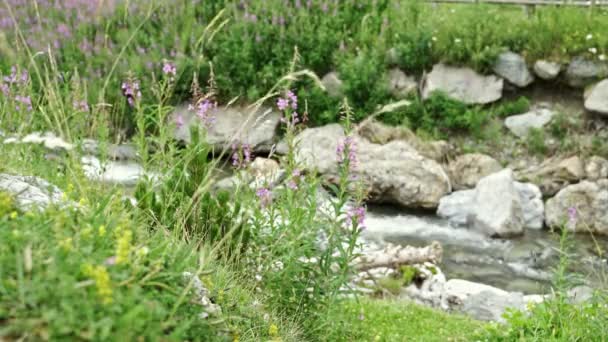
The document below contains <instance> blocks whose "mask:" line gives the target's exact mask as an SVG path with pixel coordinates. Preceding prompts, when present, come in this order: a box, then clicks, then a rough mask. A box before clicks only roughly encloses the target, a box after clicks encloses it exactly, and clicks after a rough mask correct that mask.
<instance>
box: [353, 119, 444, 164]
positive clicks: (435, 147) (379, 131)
mask: <svg viewBox="0 0 608 342" xmlns="http://www.w3.org/2000/svg"><path fill="white" fill-rule="evenodd" d="M357 133H358V135H360V136H361V137H363V138H365V139H367V140H369V142H371V143H374V144H380V145H384V144H388V143H389V142H391V141H394V140H403V141H405V142H407V143H408V144H409V145H411V146H412V147H413V148H414V149H415V150H416V151H418V153H420V154H421V155H423V156H425V157H427V158H430V159H433V160H436V161H443V160H445V159H447V157H448V155H449V154H450V152H451V150H452V146H451V145H450V144H448V143H447V142H446V141H443V140H438V141H430V142H429V141H424V140H422V139H420V138H418V137H417V136H416V134H414V132H412V131H411V130H410V129H409V128H407V127H405V126H399V127H394V126H388V125H385V124H383V123H381V122H378V121H376V120H365V121H364V122H362V123H361V124H360V125H359V126H358V128H357Z"/></svg>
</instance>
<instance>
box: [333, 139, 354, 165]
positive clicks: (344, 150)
mask: <svg viewBox="0 0 608 342" xmlns="http://www.w3.org/2000/svg"><path fill="white" fill-rule="evenodd" d="M356 152H357V147H356V144H355V140H354V139H353V137H352V136H347V137H346V138H344V141H342V142H340V143H338V146H337V148H336V153H337V154H338V162H339V163H346V162H348V167H349V169H351V170H353V169H354V168H355V167H356V166H357V155H356Z"/></svg>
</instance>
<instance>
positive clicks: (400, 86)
mask: <svg viewBox="0 0 608 342" xmlns="http://www.w3.org/2000/svg"><path fill="white" fill-rule="evenodd" d="M387 82H388V85H387V87H388V91H389V92H390V93H391V95H393V96H394V97H395V98H396V99H399V100H402V99H405V98H406V97H407V96H408V95H410V94H411V93H413V92H415V91H416V89H417V88H418V84H417V83H416V80H415V79H414V78H413V77H412V76H408V75H406V74H405V73H404V72H403V71H401V70H399V69H397V68H394V69H391V70H390V71H389V72H388V77H387Z"/></svg>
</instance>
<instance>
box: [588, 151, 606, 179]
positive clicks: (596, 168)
mask: <svg viewBox="0 0 608 342" xmlns="http://www.w3.org/2000/svg"><path fill="white" fill-rule="evenodd" d="M585 175H586V176H587V179H589V180H592V181H595V180H598V179H602V178H608V160H606V159H604V158H602V157H598V156H593V157H591V158H589V160H587V163H586V165H585Z"/></svg>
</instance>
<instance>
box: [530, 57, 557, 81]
mask: <svg viewBox="0 0 608 342" xmlns="http://www.w3.org/2000/svg"><path fill="white" fill-rule="evenodd" d="M561 69H562V66H561V64H559V63H554V62H549V61H545V60H538V61H536V63H534V73H535V74H536V76H538V77H540V78H542V79H543V80H547V81H550V80H554V79H555V78H557V76H558V75H559V72H560V71H561Z"/></svg>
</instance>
